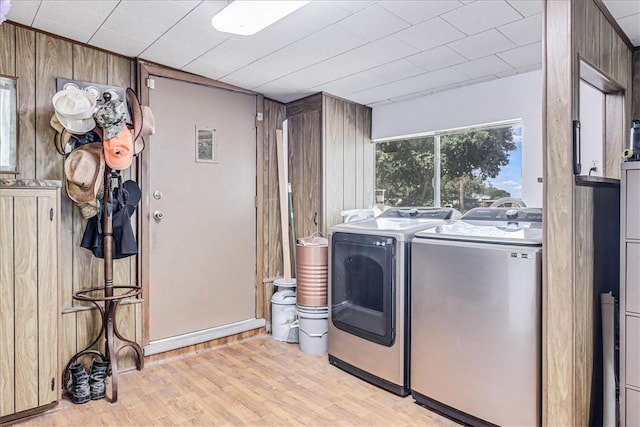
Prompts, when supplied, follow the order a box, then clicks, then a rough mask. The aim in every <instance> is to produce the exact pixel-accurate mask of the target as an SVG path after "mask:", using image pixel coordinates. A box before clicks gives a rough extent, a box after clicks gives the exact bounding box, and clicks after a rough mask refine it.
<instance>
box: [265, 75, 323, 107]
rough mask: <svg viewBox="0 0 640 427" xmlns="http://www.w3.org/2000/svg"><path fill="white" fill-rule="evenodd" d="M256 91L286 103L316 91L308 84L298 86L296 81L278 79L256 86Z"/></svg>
mask: <svg viewBox="0 0 640 427" xmlns="http://www.w3.org/2000/svg"><path fill="white" fill-rule="evenodd" d="M255 91H256V92H258V93H261V94H263V95H264V96H265V97H267V98H270V99H273V100H275V101H278V102H285V103H286V102H291V101H295V100H296V99H299V98H302V97H304V96H307V95H312V94H313V93H315V92H313V91H311V90H310V89H309V87H308V86H307V87H305V86H296V85H295V83H291V82H289V81H285V82H279V81H278V80H276V81H273V82H270V83H267V84H265V85H262V86H259V87H257V88H255Z"/></svg>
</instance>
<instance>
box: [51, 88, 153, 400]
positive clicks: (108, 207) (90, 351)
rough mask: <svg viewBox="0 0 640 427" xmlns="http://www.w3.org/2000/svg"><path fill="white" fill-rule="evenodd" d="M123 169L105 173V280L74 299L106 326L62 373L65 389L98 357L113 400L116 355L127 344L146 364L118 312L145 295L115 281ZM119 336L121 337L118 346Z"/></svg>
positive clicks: (140, 364) (108, 169)
mask: <svg viewBox="0 0 640 427" xmlns="http://www.w3.org/2000/svg"><path fill="white" fill-rule="evenodd" d="M105 95H106V96H105V100H107V101H108V100H109V98H110V96H109V94H105ZM120 173H121V172H120V171H118V170H114V169H112V168H111V167H109V166H107V165H105V167H104V173H103V176H102V177H100V178H99V179H103V183H104V189H103V194H102V201H103V203H102V212H103V214H102V218H101V219H102V230H103V235H104V239H103V254H104V283H103V284H102V286H96V287H92V288H88V289H82V290H80V291H76V292H74V294H73V299H74V300H77V301H84V302H90V303H92V304H93V305H94V306H95V307H96V308H97V309H98V311H99V312H100V315H101V322H102V325H101V326H100V329H99V332H98V334H97V336H96V337H95V339H94V340H93V341H92V342H91V343H90V344H89V345H87V346H86V347H85V348H84V349H82V350H80V351H79V352H77V353H76V354H75V355H74V356H72V357H71V359H70V360H69V362H68V363H67V365H66V367H65V369H64V371H63V376H62V379H63V381H62V387H63V388H65V387H66V385H67V384H68V383H69V381H70V379H71V371H70V367H71V365H72V364H74V363H76V362H77V360H78V359H79V358H81V357H83V356H94V357H98V358H100V359H101V360H102V361H103V362H108V370H107V374H108V375H109V376H111V403H115V402H117V401H118V369H117V361H116V356H117V355H118V353H119V352H120V351H121V350H122V349H123V348H125V347H130V348H132V349H133V350H134V352H135V356H136V368H137V369H138V370H141V369H142V368H143V366H144V355H143V351H142V348H141V347H140V345H139V344H138V343H136V342H135V341H132V340H129V339H127V338H125V337H124V336H123V335H122V334H121V333H120V331H118V328H117V322H116V314H117V307H118V304H119V303H120V302H122V301H124V300H125V299H130V298H136V297H138V296H140V295H141V294H142V288H141V287H140V286H136V285H131V284H128V285H119V284H114V283H113V271H114V268H113V251H114V239H113V228H114V227H113V210H114V209H113V204H112V203H110V201H112V198H113V185H112V182H113V181H114V180H117V181H118V182H120V177H121V175H120ZM101 338H103V340H104V350H103V351H100V350H99V349H96V348H95V347H96V345H97V344H98V343H99V342H100V339H101ZM115 338H118V339H119V340H120V343H119V345H117V346H116V342H115Z"/></svg>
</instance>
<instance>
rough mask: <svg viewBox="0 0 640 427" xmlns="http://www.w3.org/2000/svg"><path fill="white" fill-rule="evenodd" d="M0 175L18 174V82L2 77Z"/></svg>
mask: <svg viewBox="0 0 640 427" xmlns="http://www.w3.org/2000/svg"><path fill="white" fill-rule="evenodd" d="M0 173H18V82H17V79H16V78H15V77H7V76H0Z"/></svg>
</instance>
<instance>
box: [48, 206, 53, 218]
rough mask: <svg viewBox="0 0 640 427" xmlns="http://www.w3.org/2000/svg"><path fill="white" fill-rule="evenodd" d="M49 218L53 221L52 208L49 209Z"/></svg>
mask: <svg viewBox="0 0 640 427" xmlns="http://www.w3.org/2000/svg"><path fill="white" fill-rule="evenodd" d="M49 220H50V221H53V208H51V209H49Z"/></svg>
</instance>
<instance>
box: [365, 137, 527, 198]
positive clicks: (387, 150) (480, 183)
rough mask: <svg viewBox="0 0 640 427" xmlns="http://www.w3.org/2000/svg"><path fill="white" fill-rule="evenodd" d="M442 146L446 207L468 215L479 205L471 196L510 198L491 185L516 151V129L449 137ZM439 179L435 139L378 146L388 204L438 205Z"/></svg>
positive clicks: (380, 181) (381, 185) (380, 176)
mask: <svg viewBox="0 0 640 427" xmlns="http://www.w3.org/2000/svg"><path fill="white" fill-rule="evenodd" d="M440 141H441V142H440V158H441V188H440V198H441V204H442V205H451V206H454V207H457V208H459V209H462V210H466V208H467V207H472V206H471V205H469V206H466V205H468V204H469V203H472V202H473V201H470V202H469V203H468V202H467V200H466V199H465V198H470V197H471V195H478V196H485V197H487V198H490V199H497V198H500V197H508V196H509V195H510V194H509V193H508V192H507V191H504V190H501V189H498V188H494V187H492V186H490V185H489V186H487V185H486V184H485V181H486V180H487V178H495V177H496V176H497V175H498V174H499V173H500V170H501V169H502V167H503V166H505V165H507V164H508V163H509V153H510V152H511V151H513V150H515V149H516V144H515V143H514V142H513V133H512V130H511V127H506V128H499V129H486V130H478V131H471V132H465V133H459V134H450V135H443V136H442V137H441V140H440ZM433 175H434V139H433V137H426V138H420V139H412V140H400V141H390V142H384V143H379V144H378V147H377V150H376V188H380V189H385V190H387V191H386V198H387V203H388V204H392V205H403V206H433V201H434V191H433V187H432V179H433ZM461 204H462V205H464V206H462V208H461Z"/></svg>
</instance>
